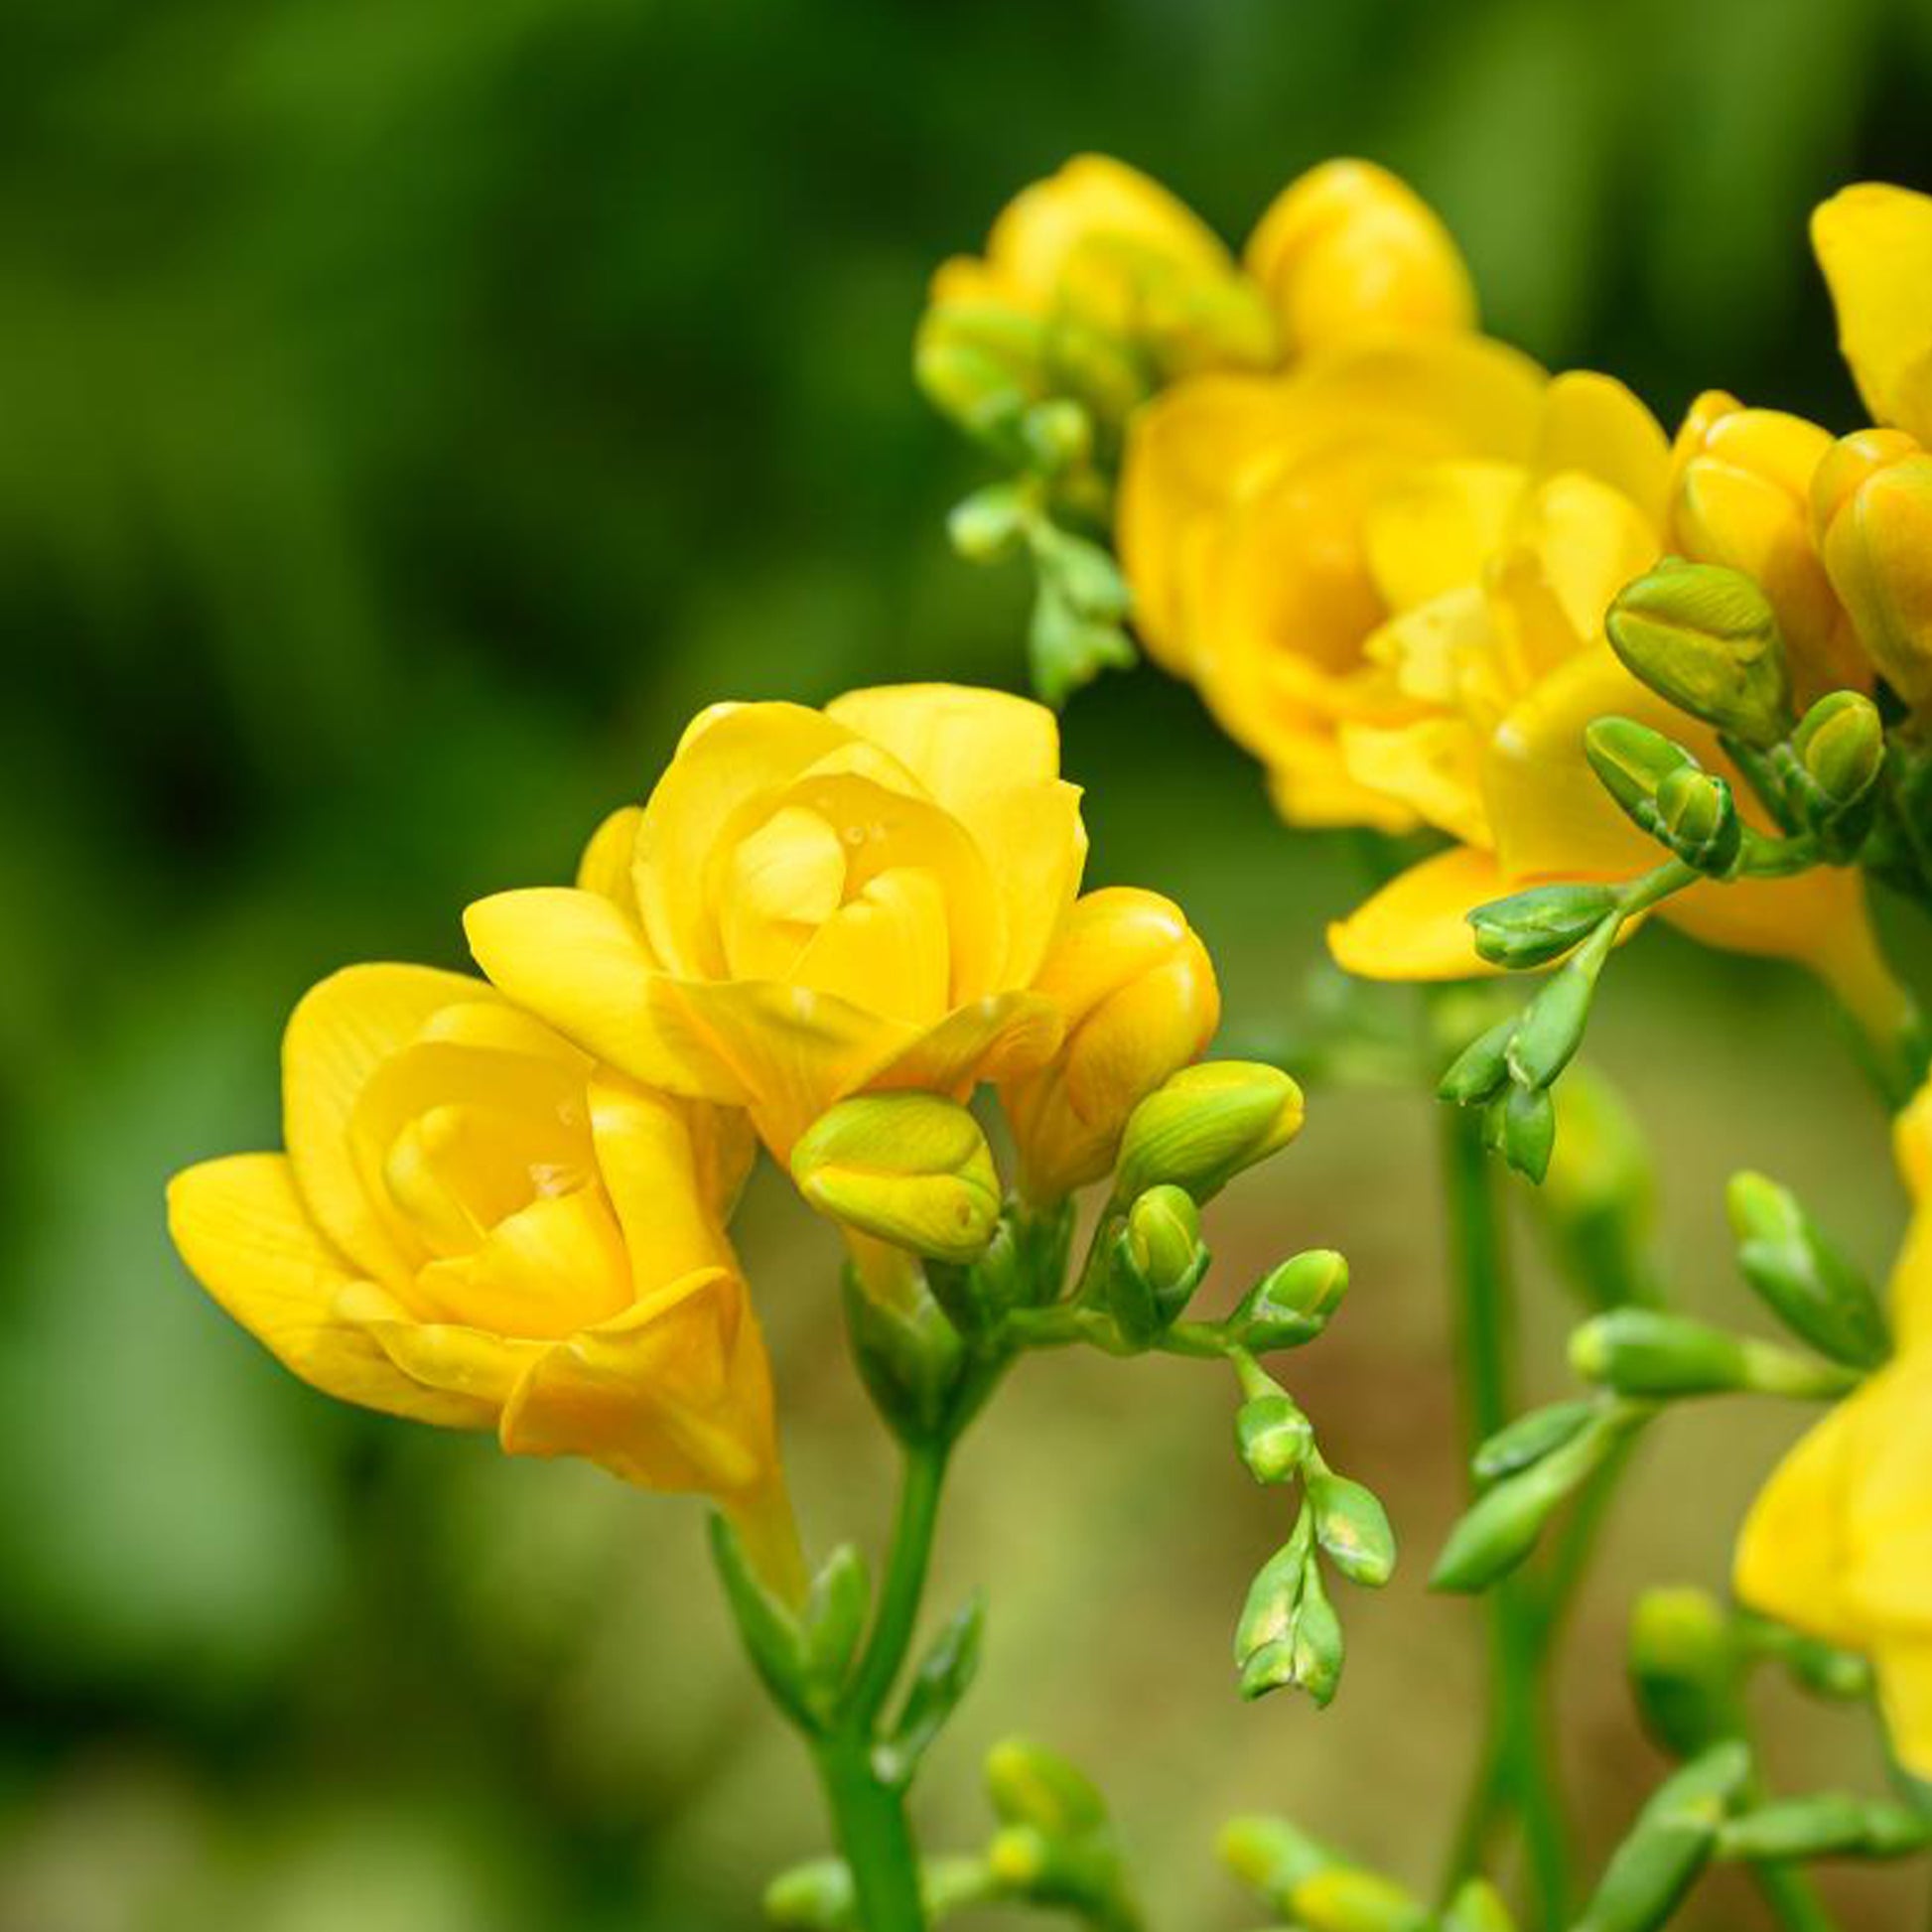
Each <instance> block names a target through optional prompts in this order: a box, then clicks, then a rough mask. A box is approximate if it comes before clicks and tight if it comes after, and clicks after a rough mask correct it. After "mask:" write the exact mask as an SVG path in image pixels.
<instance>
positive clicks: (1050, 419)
mask: <svg viewBox="0 0 1932 1932" xmlns="http://www.w3.org/2000/svg"><path fill="white" fill-rule="evenodd" d="M1020 435H1021V439H1022V441H1023V442H1024V443H1025V444H1026V446H1027V453H1028V455H1029V456H1031V457H1032V458H1033V461H1034V467H1035V469H1036V470H1037V471H1038V472H1039V474H1040V475H1041V476H1043V477H1056V476H1058V475H1059V473H1060V472H1061V471H1062V470H1070V469H1072V468H1073V467H1074V465H1076V464H1080V463H1084V462H1085V461H1086V460H1087V458H1088V457H1089V456H1090V455H1091V454H1092V453H1093V419H1092V418H1091V417H1090V416H1088V414H1087V412H1086V411H1085V410H1084V409H1082V408H1081V407H1080V405H1079V404H1078V403H1077V402H1074V401H1073V400H1072V399H1071V398H1070V397H1067V396H1051V397H1049V398H1048V399H1047V400H1046V401H1045V402H1036V403H1035V404H1034V406H1033V407H1032V408H1031V409H1030V410H1028V411H1027V413H1026V414H1025V415H1024V416H1023V417H1022V418H1021V419H1020Z"/></svg>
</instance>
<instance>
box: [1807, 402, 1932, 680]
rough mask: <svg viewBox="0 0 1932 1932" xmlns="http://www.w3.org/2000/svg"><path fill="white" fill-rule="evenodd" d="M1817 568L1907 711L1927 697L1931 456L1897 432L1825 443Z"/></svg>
mask: <svg viewBox="0 0 1932 1932" xmlns="http://www.w3.org/2000/svg"><path fill="white" fill-rule="evenodd" d="M1811 498H1812V508H1813V511H1814V513H1815V514H1816V516H1817V520H1818V535H1819V542H1820V544H1821V546H1822V548H1823V551H1824V558H1825V568H1826V569H1827V570H1828V571H1829V572H1830V573H1831V579H1832V583H1833V585H1834V586H1835V587H1836V589H1837V591H1838V594H1839V596H1840V597H1842V598H1843V599H1844V600H1845V607H1846V609H1847V610H1848V611H1849V612H1850V613H1851V616H1852V621H1853V623H1854V624H1855V625H1856V626H1857V630H1858V637H1859V641H1860V643H1862V644H1863V646H1864V649H1865V652H1866V655H1867V656H1868V657H1869V658H1870V660H1871V662H1872V663H1874V664H1876V665H1877V667H1878V668H1879V670H1881V671H1882V672H1883V673H1884V674H1885V678H1886V681H1887V682H1888V683H1889V684H1890V685H1891V687H1892V689H1893V690H1895V691H1896V692H1897V693H1898V695H1899V696H1900V697H1901V698H1903V699H1904V700H1905V702H1906V703H1907V704H1908V705H1910V706H1911V707H1912V708H1913V709H1914V710H1917V709H1919V708H1921V707H1923V706H1924V705H1925V704H1926V703H1927V701H1928V700H1932V454H1928V453H1927V452H1926V451H1924V450H1922V449H1921V448H1920V447H1919V446H1918V444H1917V443H1916V442H1915V441H1914V440H1913V439H1912V438H1911V437H1909V436H1907V435H1906V434H1905V432H1904V431H1903V430H1896V429H1867V430H1861V431H1859V432H1858V433H1857V434H1856V435H1853V436H1847V437H1844V438H1842V439H1841V440H1840V441H1839V442H1837V443H1835V444H1833V445H1832V447H1831V449H1830V450H1829V451H1828V452H1827V454H1826V456H1825V458H1824V461H1823V462H1821V463H1820V464H1819V466H1818V469H1817V473H1816V475H1815V477H1814V478H1813V481H1812V490H1811Z"/></svg>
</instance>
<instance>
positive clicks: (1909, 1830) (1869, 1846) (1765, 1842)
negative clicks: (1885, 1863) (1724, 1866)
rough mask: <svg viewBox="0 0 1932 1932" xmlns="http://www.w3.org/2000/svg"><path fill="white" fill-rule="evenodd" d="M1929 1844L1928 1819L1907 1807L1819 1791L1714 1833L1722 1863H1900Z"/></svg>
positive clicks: (1735, 1821)
mask: <svg viewBox="0 0 1932 1932" xmlns="http://www.w3.org/2000/svg"><path fill="white" fill-rule="evenodd" d="M1928 1844H1932V1818H1927V1817H1926V1816H1925V1815H1924V1814H1923V1813H1922V1812H1917V1811H1913V1810H1911V1809H1910V1808H1909V1807H1907V1806H1905V1805H1897V1804H1887V1803H1883V1802H1880V1801H1876V1800H1873V1799H1868V1798H1855V1797H1850V1796H1848V1795H1846V1794H1845V1793H1842V1792H1836V1791H1821V1792H1817V1793H1814V1794H1813V1795H1812V1796H1810V1797H1806V1798H1788V1799H1785V1800H1783V1801H1782V1802H1780V1803H1775V1804H1767V1805H1761V1806H1759V1807H1758V1808H1757V1809H1756V1810H1755V1811H1748V1812H1746V1813H1745V1814H1744V1815H1743V1816H1742V1817H1741V1818H1733V1819H1731V1820H1729V1821H1728V1822H1727V1823H1726V1824H1725V1825H1723V1826H1722V1827H1721V1828H1720V1829H1719V1832H1718V1846H1717V1850H1718V1856H1719V1857H1720V1858H1725V1859H1751V1860H1758V1859H1776V1860H1781V1861H1798V1860H1811V1859H1899V1858H1906V1857H1909V1856H1910V1855H1911V1854H1913V1853H1915V1852H1922V1851H1924V1850H1925V1848H1926V1846H1927V1845H1928Z"/></svg>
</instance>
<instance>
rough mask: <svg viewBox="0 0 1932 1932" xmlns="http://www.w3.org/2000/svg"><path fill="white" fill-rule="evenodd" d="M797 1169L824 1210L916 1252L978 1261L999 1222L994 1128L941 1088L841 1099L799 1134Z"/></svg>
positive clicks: (808, 1195)
mask: <svg viewBox="0 0 1932 1932" xmlns="http://www.w3.org/2000/svg"><path fill="white" fill-rule="evenodd" d="M791 1173H792V1178H793V1179H794V1180H795V1181H796V1182H797V1183H798V1190H799V1192H800V1193H802V1194H803V1195H804V1197H805V1199H806V1200H807V1201H808V1202H810V1203H811V1205H812V1206H813V1207H815V1208H816V1209H817V1210H818V1211H819V1213H821V1214H824V1215H826V1216H827V1217H829V1218H830V1219H832V1220H835V1221H840V1222H842V1223H844V1225H845V1226H847V1227H849V1228H857V1229H858V1230H859V1231H860V1232H861V1233H864V1234H870V1235H873V1236H875V1237H876V1238H877V1239H879V1240H881V1241H887V1242H890V1243H891V1244H892V1245H893V1246H894V1247H897V1248H905V1249H908V1250H909V1251H910V1252H912V1253H913V1254H919V1255H930V1256H933V1257H934V1258H936V1259H938V1260H942V1261H951V1262H966V1261H971V1260H972V1259H973V1258H974V1256H976V1255H977V1254H978V1253H979V1252H980V1250H981V1249H983V1248H984V1247H985V1246H986V1244H987V1243H988V1242H989V1241H990V1240H991V1239H992V1238H993V1230H994V1229H995V1228H996V1227H997V1226H998V1225H999V1219H1000V1176H999V1174H998V1173H996V1172H995V1171H994V1167H993V1156H992V1153H991V1151H990V1150H989V1149H988V1147H987V1145H986V1136H985V1135H984V1134H982V1133H981V1132H980V1126H979V1122H978V1121H976V1120H975V1119H974V1118H973V1117H972V1115H971V1114H969V1113H968V1112H967V1111H966V1109H965V1108H964V1107H960V1106H957V1105H955V1104H954V1103H953V1102H952V1101H950V1100H942V1099H940V1098H939V1097H938V1096H937V1095H936V1094H929V1093H866V1094H859V1095H857V1096H856V1097H855V1098H853V1099H851V1100H842V1101H840V1102H839V1104H838V1105H837V1106H836V1107H833V1108H832V1109H831V1110H830V1111H829V1112H827V1113H824V1114H822V1115H820V1116H819V1118H818V1119H817V1120H816V1121H815V1122H814V1123H813V1124H812V1125H811V1126H810V1127H809V1128H807V1129H806V1131H805V1132H804V1133H803V1134H802V1135H800V1136H799V1138H798V1141H797V1143H796V1145H794V1147H793V1148H792V1151H791Z"/></svg>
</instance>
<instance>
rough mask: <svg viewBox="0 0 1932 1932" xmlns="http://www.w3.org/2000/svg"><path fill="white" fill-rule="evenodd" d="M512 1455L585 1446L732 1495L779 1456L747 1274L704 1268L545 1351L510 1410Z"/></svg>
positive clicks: (681, 1483)
mask: <svg viewBox="0 0 1932 1932" xmlns="http://www.w3.org/2000/svg"><path fill="white" fill-rule="evenodd" d="M501 1441H502V1445H503V1448H504V1449H507V1450H508V1451H509V1452H510V1453H511V1454H512V1455H545V1456H549V1455H583V1456H588V1457H590V1458H591V1459H593V1460H594V1461H597V1462H601V1463H603V1464H604V1465H605V1466H606V1467H607V1468H610V1469H612V1470H613V1471H615V1472H616V1473H617V1474H619V1475H621V1476H622V1477H623V1478H624V1479H625V1480H626V1481H629V1482H634V1483H638V1484H640V1485H641V1486H643V1487H645V1488H650V1489H673V1490H692V1489H695V1490H699V1491H702V1492H706V1493H710V1494H713V1495H725V1494H733V1493H738V1492H743V1491H746V1490H752V1489H756V1488H758V1487H759V1485H760V1484H761V1483H762V1482H764V1481H766V1480H768V1478H769V1475H770V1472H771V1470H772V1469H773V1468H774V1466H775V1463H776V1443H775V1438H774V1431H773V1424H772V1413H771V1384H770V1370H769V1367H768V1365H767V1363H766V1360H765V1354H764V1346H763V1342H762V1341H761V1339H760V1338H759V1331H758V1323H757V1321H756V1319H755V1318H754V1316H753V1314H752V1311H751V1310H750V1309H749V1308H748V1307H747V1306H746V1305H745V1295H744V1288H743V1286H742V1284H741V1283H740V1282H739V1281H738V1280H737V1279H736V1278H735V1277H734V1276H733V1275H732V1274H731V1273H730V1272H729V1271H728V1270H726V1269H722V1268H713V1269H706V1270H701V1271H699V1272H697V1273H695V1274H693V1275H690V1276H687V1277H685V1278H684V1279H683V1280H682V1281H680V1282H677V1283H673V1284H670V1285H668V1286H667V1287H666V1288H665V1289H664V1290H663V1291H662V1292H661V1293H660V1294H659V1295H658V1296H657V1297H656V1298H654V1300H653V1301H652V1302H651V1303H649V1304H647V1305H643V1306H640V1307H638V1308H636V1309H633V1310H631V1311H629V1312H628V1313H626V1314H624V1315H622V1316H621V1317H619V1318H618V1319H617V1320H615V1321H611V1322H607V1323H605V1324H604V1325H603V1326H602V1327H600V1328H596V1329H592V1330H589V1331H587V1332H586V1333H584V1334H581V1335H575V1336H573V1337H571V1339H570V1340H568V1341H562V1342H558V1343H557V1344H555V1345H554V1346H553V1347H551V1348H549V1349H547V1350H546V1351H545V1352H544V1353H543V1354H542V1355H541V1356H540V1357H539V1358H538V1359H537V1361H536V1362H535V1363H534V1364H533V1366H532V1367H531V1369H530V1371H529V1373H528V1375H527V1376H526V1377H525V1379H524V1381H523V1382H522V1384H521V1385H520V1386H519V1387H518V1389H517V1391H516V1393H515V1395H514V1396H513V1397H512V1399H511V1401H510V1403H509V1405H508V1407H507V1408H505V1410H504V1411H503V1419H502V1426H501Z"/></svg>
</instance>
